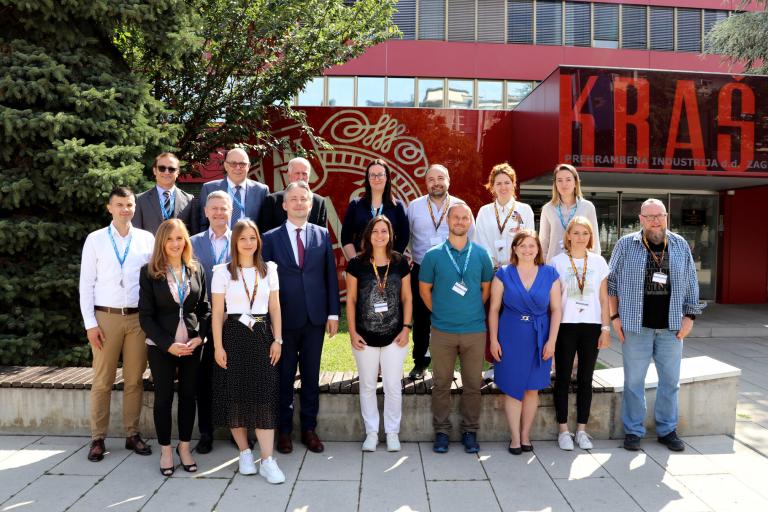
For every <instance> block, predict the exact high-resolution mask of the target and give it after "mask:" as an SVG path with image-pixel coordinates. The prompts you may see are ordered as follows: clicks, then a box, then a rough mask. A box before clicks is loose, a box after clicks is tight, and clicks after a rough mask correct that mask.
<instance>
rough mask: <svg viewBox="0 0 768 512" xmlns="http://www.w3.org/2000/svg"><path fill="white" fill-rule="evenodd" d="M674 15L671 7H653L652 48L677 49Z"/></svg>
mask: <svg viewBox="0 0 768 512" xmlns="http://www.w3.org/2000/svg"><path fill="white" fill-rule="evenodd" d="M674 15H675V11H674V9H672V8H671V7H651V50H663V51H669V52H671V51H673V50H674V49H675V23H674Z"/></svg>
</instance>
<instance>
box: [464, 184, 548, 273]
mask: <svg viewBox="0 0 768 512" xmlns="http://www.w3.org/2000/svg"><path fill="white" fill-rule="evenodd" d="M495 204H496V207H497V208H498V211H499V223H501V224H504V219H506V218H507V215H509V212H510V210H511V211H512V212H516V213H512V215H510V216H509V220H507V223H506V224H504V230H503V232H502V233H501V234H500V233H499V226H498V224H497V223H496V213H495V211H494V208H493V205H494V203H490V204H486V205H484V206H482V207H481V208H480V211H479V212H477V221H476V228H477V229H475V237H474V239H473V242H475V243H476V244H478V245H480V246H482V247H483V248H485V250H486V251H488V254H490V255H491V259H492V260H493V266H494V267H498V266H501V265H506V264H507V263H509V258H510V255H511V254H510V253H511V247H512V239H513V238H514V237H515V233H517V232H518V231H520V230H521V229H533V230H535V229H536V225H535V223H534V220H533V210H532V209H531V207H530V206H528V205H527V204H525V203H521V202H520V201H515V200H514V199H510V200H509V201H508V202H507V204H505V205H503V206H501V205H499V204H498V202H496V203H495ZM521 221H522V222H521Z"/></svg>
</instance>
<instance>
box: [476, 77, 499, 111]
mask: <svg viewBox="0 0 768 512" xmlns="http://www.w3.org/2000/svg"><path fill="white" fill-rule="evenodd" d="M503 85H504V83H503V82H496V81H493V82H492V81H490V80H480V81H479V82H477V108H481V109H486V110H500V109H501V108H503V103H502V99H503V90H504V87H503Z"/></svg>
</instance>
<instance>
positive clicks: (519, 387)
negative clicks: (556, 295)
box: [493, 265, 559, 400]
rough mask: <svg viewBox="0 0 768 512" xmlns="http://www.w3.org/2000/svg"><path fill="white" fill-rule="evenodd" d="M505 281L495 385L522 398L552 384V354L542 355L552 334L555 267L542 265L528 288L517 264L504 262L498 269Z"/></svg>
mask: <svg viewBox="0 0 768 512" xmlns="http://www.w3.org/2000/svg"><path fill="white" fill-rule="evenodd" d="M496 277H498V278H499V280H501V282H502V283H503V284H504V295H503V296H502V301H501V302H502V308H501V312H500V314H499V344H500V345H501V361H499V362H498V363H495V364H494V367H493V373H494V380H495V381H496V385H497V386H498V387H499V389H501V391H503V392H504V393H505V394H507V395H509V396H511V397H512V398H515V399H517V400H522V399H523V394H524V392H525V391H526V390H533V389H544V388H546V387H548V386H549V385H550V371H551V369H552V358H550V359H549V360H547V361H544V360H543V359H542V358H541V354H542V350H543V348H544V344H545V343H546V341H547V338H548V337H549V292H550V290H551V289H552V283H554V282H555V281H557V280H558V277H559V276H558V273H557V270H555V268H554V267H551V266H549V265H542V266H540V267H539V271H538V273H537V274H536V279H534V281H533V284H532V285H531V289H530V290H526V289H525V286H523V282H522V281H521V280H520V275H519V274H518V273H517V267H515V266H513V265H504V266H503V267H501V268H500V269H499V270H498V271H497V272H496Z"/></svg>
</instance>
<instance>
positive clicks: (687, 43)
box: [676, 7, 701, 53]
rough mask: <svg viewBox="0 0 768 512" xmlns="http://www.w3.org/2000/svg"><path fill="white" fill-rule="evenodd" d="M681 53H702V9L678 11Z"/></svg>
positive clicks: (679, 9) (678, 36) (679, 47)
mask: <svg viewBox="0 0 768 512" xmlns="http://www.w3.org/2000/svg"><path fill="white" fill-rule="evenodd" d="M676 25H677V46H676V49H677V51H679V52H696V53H699V52H701V9H681V8H679V7H678V9H677V24H676Z"/></svg>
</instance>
